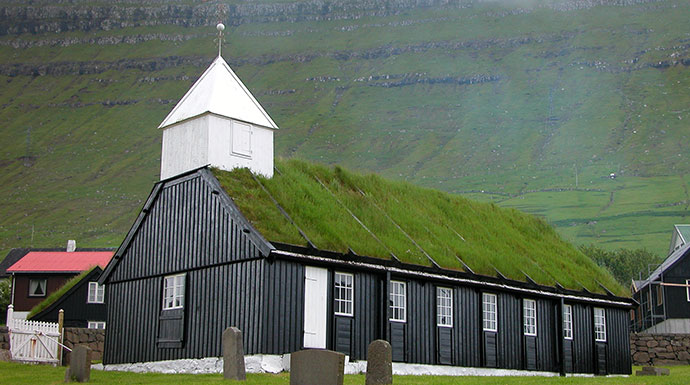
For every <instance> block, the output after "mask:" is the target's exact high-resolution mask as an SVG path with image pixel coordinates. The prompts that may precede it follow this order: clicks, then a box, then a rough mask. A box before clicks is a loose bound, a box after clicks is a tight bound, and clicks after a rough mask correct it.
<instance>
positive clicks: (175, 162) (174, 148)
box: [161, 115, 209, 179]
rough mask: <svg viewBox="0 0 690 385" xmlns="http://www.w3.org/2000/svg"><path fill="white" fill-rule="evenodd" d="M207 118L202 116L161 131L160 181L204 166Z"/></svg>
mask: <svg viewBox="0 0 690 385" xmlns="http://www.w3.org/2000/svg"><path fill="white" fill-rule="evenodd" d="M208 118H209V116H208V115H206V116H202V117H198V118H195V119H190V120H187V121H184V122H182V123H179V124H175V125H173V126H170V127H168V128H166V129H165V130H163V149H162V152H161V179H167V178H170V177H172V176H175V175H178V174H181V173H183V172H185V171H189V170H193V169H195V168H198V167H202V166H205V165H206V164H208V163H209V160H208V141H209V135H208V125H209V122H208Z"/></svg>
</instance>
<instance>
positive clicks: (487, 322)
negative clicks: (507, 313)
mask: <svg viewBox="0 0 690 385" xmlns="http://www.w3.org/2000/svg"><path fill="white" fill-rule="evenodd" d="M482 297H483V304H482V310H483V313H484V316H483V318H484V331H487V332H496V331H498V322H497V313H498V312H497V307H496V294H488V293H484V294H483V296H482Z"/></svg>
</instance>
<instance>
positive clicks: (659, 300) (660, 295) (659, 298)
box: [656, 285, 664, 306]
mask: <svg viewBox="0 0 690 385" xmlns="http://www.w3.org/2000/svg"><path fill="white" fill-rule="evenodd" d="M663 304H664V289H663V287H662V286H661V285H658V286H657V287H656V305H657V306H661V305H663Z"/></svg>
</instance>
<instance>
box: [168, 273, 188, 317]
mask: <svg viewBox="0 0 690 385" xmlns="http://www.w3.org/2000/svg"><path fill="white" fill-rule="evenodd" d="M186 275H187V274H186V273H181V274H173V275H166V276H165V277H163V307H162V310H163V311H166V310H175V309H184V305H185V290H186V286H187V279H186V278H187V277H186ZM178 278H181V281H182V283H181V284H179V281H178ZM169 279H172V282H173V285H172V287H171V290H172V295H171V296H169V295H168V280H169ZM178 287H179V288H181V290H180V291H181V293H180V292H178V290H177V288H178ZM168 299H171V305H170V306H168V302H169V301H168ZM176 300H180V301H179V305H176V304H175V303H176Z"/></svg>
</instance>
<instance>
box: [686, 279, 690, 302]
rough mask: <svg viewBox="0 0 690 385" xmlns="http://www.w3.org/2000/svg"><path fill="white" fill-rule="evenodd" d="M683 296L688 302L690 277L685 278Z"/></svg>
mask: <svg viewBox="0 0 690 385" xmlns="http://www.w3.org/2000/svg"><path fill="white" fill-rule="evenodd" d="M685 297H686V298H687V299H688V302H690V279H686V280H685Z"/></svg>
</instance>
